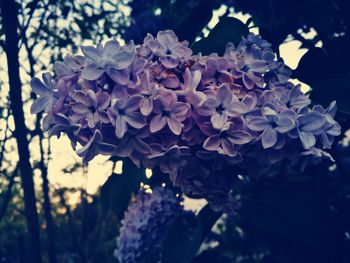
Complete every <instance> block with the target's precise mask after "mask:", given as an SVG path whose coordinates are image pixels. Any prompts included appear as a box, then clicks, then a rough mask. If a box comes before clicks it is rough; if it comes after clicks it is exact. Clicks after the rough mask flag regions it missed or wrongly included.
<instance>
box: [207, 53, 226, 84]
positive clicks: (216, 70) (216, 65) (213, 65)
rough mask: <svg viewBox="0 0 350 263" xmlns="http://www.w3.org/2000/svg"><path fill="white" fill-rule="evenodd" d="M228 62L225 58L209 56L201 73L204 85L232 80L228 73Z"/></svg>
mask: <svg viewBox="0 0 350 263" xmlns="http://www.w3.org/2000/svg"><path fill="white" fill-rule="evenodd" d="M228 69H229V62H228V60H227V59H226V58H223V57H217V56H210V57H209V58H208V60H207V65H206V68H205V70H204V72H203V81H204V83H210V82H214V83H217V82H219V83H223V82H229V81H230V80H232V79H233V76H232V74H231V73H230V72H229V71H228Z"/></svg>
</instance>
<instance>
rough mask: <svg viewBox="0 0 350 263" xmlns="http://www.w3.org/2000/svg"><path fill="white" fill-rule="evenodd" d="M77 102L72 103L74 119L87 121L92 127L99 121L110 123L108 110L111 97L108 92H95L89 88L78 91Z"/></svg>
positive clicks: (72, 117)
mask: <svg viewBox="0 0 350 263" xmlns="http://www.w3.org/2000/svg"><path fill="white" fill-rule="evenodd" d="M75 99H76V101H78V102H77V103H75V104H73V105H72V110H73V114H72V116H71V119H72V120H75V121H77V120H78V121H86V122H87V125H88V126H89V127H90V128H94V127H95V126H96V125H97V124H99V123H109V118H108V115H107V112H106V109H107V108H108V106H109V104H110V102H111V98H110V96H109V94H108V93H107V92H97V93H95V92H93V91H92V90H88V91H87V92H86V93H85V92H83V91H77V92H76V93H75Z"/></svg>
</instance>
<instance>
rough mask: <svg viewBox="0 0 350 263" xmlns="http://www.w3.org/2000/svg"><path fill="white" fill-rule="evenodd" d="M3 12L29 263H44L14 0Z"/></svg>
mask: <svg viewBox="0 0 350 263" xmlns="http://www.w3.org/2000/svg"><path fill="white" fill-rule="evenodd" d="M0 9H1V14H2V25H3V30H4V33H5V38H6V39H5V52H6V57H7V68H8V76H9V84H10V92H9V95H10V101H11V103H10V108H11V110H12V114H13V118H14V122H15V126H16V129H15V131H14V136H15V138H16V141H17V148H18V155H19V170H20V175H21V181H22V188H23V194H24V204H25V216H26V220H27V228H28V234H29V245H28V246H29V248H28V253H29V256H30V261H31V262H35V263H41V262H42V260H41V254H40V236H39V219H38V214H37V210H36V198H35V191H34V182H33V170H32V167H31V164H30V161H29V159H30V153H29V147H28V138H27V135H28V130H27V127H26V125H25V120H24V112H23V101H22V94H21V92H22V90H21V87H22V83H21V79H20V75H19V69H20V65H19V57H18V53H19V49H18V42H19V37H18V17H17V15H18V4H17V3H16V2H15V1H14V0H1V1H0Z"/></svg>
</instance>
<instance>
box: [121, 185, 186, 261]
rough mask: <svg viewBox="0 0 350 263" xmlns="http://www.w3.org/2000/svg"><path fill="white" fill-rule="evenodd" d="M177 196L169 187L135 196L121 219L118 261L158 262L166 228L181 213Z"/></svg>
mask: <svg viewBox="0 0 350 263" xmlns="http://www.w3.org/2000/svg"><path fill="white" fill-rule="evenodd" d="M180 201H181V199H180V198H177V197H176V195H175V193H174V192H173V191H171V190H170V189H166V188H163V187H157V188H155V189H153V191H152V193H151V194H150V193H147V192H145V191H144V190H142V191H141V192H139V194H138V195H137V196H136V201H135V202H134V203H133V204H131V205H130V206H129V208H128V210H127V212H126V213H125V217H124V219H123V220H122V227H121V229H120V234H119V237H118V238H117V249H116V250H115V256H116V257H117V258H118V260H119V262H120V263H136V262H138V263H139V262H161V250H162V242H163V241H164V239H165V236H166V231H167V228H168V227H169V226H170V225H171V224H172V223H173V222H174V221H175V220H176V218H177V217H178V216H180V214H181V213H182V209H183V208H182V206H181V205H180Z"/></svg>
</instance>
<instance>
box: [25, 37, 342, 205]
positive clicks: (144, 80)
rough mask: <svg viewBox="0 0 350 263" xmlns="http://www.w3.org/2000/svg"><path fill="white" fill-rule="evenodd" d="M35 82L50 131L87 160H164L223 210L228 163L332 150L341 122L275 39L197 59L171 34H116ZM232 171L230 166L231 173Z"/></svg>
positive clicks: (38, 106)
mask: <svg viewBox="0 0 350 263" xmlns="http://www.w3.org/2000/svg"><path fill="white" fill-rule="evenodd" d="M82 52H83V55H82V56H81V55H67V56H66V57H65V58H64V61H57V62H56V63H55V65H54V70H55V78H52V76H51V75H50V74H44V75H43V82H42V81H41V80H39V79H38V78H33V80H32V81H31V86H32V89H33V91H34V92H35V93H36V94H37V95H38V96H39V98H38V99H37V100H36V101H35V102H34V104H33V105H32V108H31V111H32V113H38V112H41V111H44V112H46V116H45V118H44V123H43V126H44V128H45V129H46V130H49V132H50V134H51V135H57V136H60V134H61V133H65V134H67V135H68V137H69V138H70V140H71V142H72V145H73V147H75V145H76V144H77V143H79V144H80V145H82V148H80V149H78V150H77V153H78V155H79V156H81V157H82V158H83V160H84V161H85V162H88V161H90V160H91V159H93V158H94V156H96V155H97V154H104V155H118V156H121V157H129V158H131V159H132V160H133V162H134V163H135V164H137V165H141V164H143V165H144V166H145V167H149V168H153V167H155V166H159V167H160V169H161V170H162V172H165V173H169V174H170V177H171V179H172V181H173V182H174V184H175V185H177V186H180V187H181V188H182V190H183V191H184V192H185V193H187V194H194V195H199V196H202V197H205V198H207V199H208V200H209V201H210V202H211V203H212V204H213V206H214V208H215V207H217V209H221V208H222V207H221V206H222V204H223V203H225V202H224V201H225V200H226V201H227V200H230V199H231V196H230V189H231V188H232V180H233V179H232V177H233V176H232V175H230V174H227V173H223V172H222V171H224V169H226V168H227V167H231V166H234V167H243V168H245V170H247V171H248V173H250V174H255V173H258V171H260V170H261V165H262V166H269V165H271V164H273V163H276V162H278V161H280V160H282V159H285V158H288V159H289V160H292V161H297V160H298V159H300V158H301V157H302V156H304V155H309V156H310V155H311V156H328V154H327V153H326V152H325V151H324V149H329V148H330V147H331V145H332V142H333V138H334V136H337V135H339V134H340V126H339V124H338V123H337V122H336V121H335V120H334V115H335V112H336V104H335V102H333V103H331V105H330V106H329V107H328V108H326V109H324V108H323V107H322V106H319V105H316V106H313V107H311V106H310V104H311V101H310V99H309V98H308V97H307V96H306V95H304V94H303V93H302V92H301V90H300V86H295V85H293V84H292V83H290V82H289V81H288V80H289V77H290V75H291V71H290V70H289V69H288V68H287V67H286V66H285V65H284V62H283V60H282V59H280V58H279V59H277V58H276V56H275V54H274V52H273V51H272V50H271V45H270V44H269V43H268V42H267V41H265V40H262V39H261V38H260V37H259V36H256V35H252V34H251V35H248V36H247V37H246V38H243V39H242V41H241V42H240V43H239V44H238V45H237V46H236V47H235V46H234V45H233V44H230V43H229V44H228V45H227V48H226V52H225V54H224V55H223V56H219V55H218V54H211V55H209V56H202V55H200V54H199V55H193V54H192V50H191V49H190V48H189V47H188V43H187V42H186V41H183V42H180V41H179V40H178V38H177V37H176V35H175V34H174V32H173V31H161V32H159V33H158V34H157V36H156V37H153V36H152V35H150V34H149V35H147V36H146V38H145V39H144V42H143V44H142V45H140V46H135V45H134V44H133V42H129V43H128V44H126V45H124V46H120V44H119V43H118V42H117V41H116V40H111V41H109V42H107V43H106V44H105V45H104V46H103V45H101V44H100V45H98V46H97V47H92V46H84V47H82ZM231 171H232V169H231Z"/></svg>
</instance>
